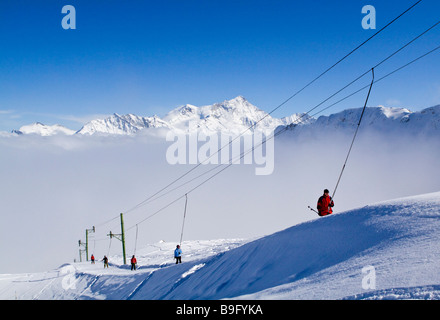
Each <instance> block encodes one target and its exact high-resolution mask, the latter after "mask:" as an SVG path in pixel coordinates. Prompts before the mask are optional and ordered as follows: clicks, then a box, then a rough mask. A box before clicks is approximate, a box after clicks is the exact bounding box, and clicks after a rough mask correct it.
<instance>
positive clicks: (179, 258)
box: [174, 245, 182, 264]
mask: <svg viewBox="0 0 440 320" xmlns="http://www.w3.org/2000/svg"><path fill="white" fill-rule="evenodd" d="M174 259H176V264H178V263H182V249H180V246H179V245H177V247H176V250H174Z"/></svg>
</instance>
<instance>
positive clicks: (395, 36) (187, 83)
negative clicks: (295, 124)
mask: <svg viewBox="0 0 440 320" xmlns="http://www.w3.org/2000/svg"><path fill="white" fill-rule="evenodd" d="M414 2H415V0H399V1H383V0H382V1H370V0H368V1H367V0H365V1H364V0H362V1H361V0H346V1H301V2H300V1H285V0H284V1H277V0H275V1H274V0H272V1H260V0H253V1H248V0H243V1H229V0H223V1H217V0H186V1H182V0H179V1H175V0H162V1H145V0H144V1H141V0H131V1H122V0H106V1H97V0H87V1H82V0H50V1H30V0H28V1H21V0H2V1H0V130H4V131H11V130H12V129H18V128H19V127H20V126H22V125H25V124H29V123H32V122H36V121H39V122H43V123H45V124H55V123H59V124H62V125H65V126H67V127H69V128H71V129H80V128H81V126H82V124H83V123H84V122H86V121H88V120H91V119H93V118H96V117H99V116H103V115H109V114H112V113H119V114H126V113H135V114H138V115H142V116H152V115H154V114H157V115H159V116H163V115H165V114H166V113H167V112H168V111H170V110H171V109H172V108H175V107H177V106H180V105H183V104H186V103H190V104H194V105H198V106H201V105H207V104H212V103H214V102H221V101H223V100H226V99H232V98H234V97H236V96H238V95H242V96H244V97H246V98H247V99H248V100H249V101H250V102H251V103H253V104H254V105H256V106H258V107H259V108H261V109H263V110H265V111H267V112H269V111H271V110H272V109H273V108H274V107H276V106H277V105H279V104H280V103H281V102H283V101H284V100H285V99H286V98H288V97H289V96H291V95H292V94H293V93H295V92H296V91H297V90H298V89H300V88H301V87H302V86H304V85H305V84H306V83H308V82H309V81H310V80H312V79H313V78H314V77H316V76H317V75H318V74H320V73H321V72H322V71H324V70H325V69H326V68H328V67H329V66H330V65H332V64H333V63H334V62H336V61H337V60H339V59H340V58H341V57H343V56H344V55H345V54H346V53H347V52H349V51H350V50H352V49H353V48H354V47H356V46H357V45H358V44H360V43H361V42H362V41H364V40H366V39H367V38H368V37H370V36H371V35H372V34H373V33H374V32H375V31H377V30H378V29H380V28H381V27H383V26H384V25H385V24H386V23H388V22H389V21H391V20H392V19H393V18H395V17H396V16H397V15H399V14H400V13H401V12H403V11H404V10H405V9H406V8H408V7H409V6H410V5H411V4H413V3H414ZM367 4H369V5H373V6H374V7H375V8H376V24H377V29H376V30H364V29H363V28H362V26H361V21H362V18H363V16H364V15H363V14H362V13H361V9H362V7H363V6H364V5H367ZM64 5H73V6H74V7H75V9H76V27H77V29H76V30H64V29H63V28H62V27H61V20H62V18H63V17H64V14H62V13H61V9H62V7H63V6H64ZM438 12H440V3H439V2H438V1H437V0H423V1H422V2H421V3H420V4H419V5H417V6H416V7H415V8H414V9H413V10H411V11H410V12H409V13H408V14H406V15H405V16H403V17H402V18H401V19H399V20H398V21H396V22H395V23H394V24H393V25H391V26H390V27H389V28H387V29H386V30H385V31H384V32H382V33H381V34H380V35H379V36H378V37H377V38H374V39H373V40H372V41H370V42H369V43H368V44H367V45H366V46H364V47H362V49H361V50H359V51H358V52H356V53H355V54H354V55H353V56H350V57H349V58H348V59H347V60H345V61H344V62H343V63H341V64H340V65H338V66H337V67H336V68H334V69H333V70H332V71H331V72H329V73H328V74H326V75H325V76H324V77H322V78H321V79H320V80H319V81H317V82H316V83H314V84H313V85H312V86H310V87H309V88H308V89H307V90H305V91H304V92H302V93H301V94H300V95H298V96H297V97H295V98H294V99H292V100H291V101H290V102H289V103H287V104H286V105H285V106H283V107H282V108H280V109H279V110H278V111H277V112H276V113H274V114H273V115H274V116H276V117H283V116H288V115H291V114H293V113H296V112H305V111H307V110H309V109H310V108H311V107H313V106H315V105H316V104H318V103H319V102H320V101H322V100H323V99H325V98H326V97H328V96H329V95H330V94H332V93H333V92H335V91H336V90H338V89H339V88H341V87H342V86H344V85H345V84H346V83H348V82H349V81H351V80H352V79H354V78H355V77H357V76H358V75H360V74H362V73H363V72H365V71H366V70H368V69H369V68H370V67H371V66H372V65H374V64H375V63H377V62H379V61H380V60H382V59H383V58H385V57H386V56H387V55H389V54H390V53H392V52H393V51H394V50H396V49H398V48H399V47H400V46H402V45H403V44H405V43H406V42H408V41H409V40H411V39H412V38H413V37H415V36H416V35H418V34H419V33H421V32H422V31H424V30H425V29H427V28H428V27H430V26H431V25H433V24H434V23H435V22H437V21H438V19H439V16H438ZM439 35H440V26H438V27H437V28H436V29H434V30H432V31H431V32H429V33H428V34H427V35H425V36H424V37H422V38H421V39H419V40H417V41H416V42H415V43H414V44H412V45H411V46H410V47H408V48H407V49H406V50H405V51H403V52H401V53H399V54H398V55H397V56H396V57H394V58H393V59H392V60H390V61H389V62H388V63H387V64H386V65H385V64H384V65H383V66H381V67H380V68H378V69H377V70H376V76H377V77H380V76H382V75H384V74H386V73H387V72H389V71H391V70H393V69H395V68H397V67H399V66H401V65H403V64H405V63H406V62H408V61H410V60H411V59H413V58H415V57H417V56H419V55H421V54H423V53H425V52H426V51H428V50H430V49H432V48H434V47H436V46H438V45H440V37H439ZM439 74H440V53H439V52H436V53H434V54H432V55H430V56H428V57H426V58H425V59H423V60H421V61H419V62H417V63H415V64H413V65H412V66H410V67H408V68H406V69H405V70H402V71H401V72H399V73H397V74H395V75H393V76H392V77H390V78H388V79H386V80H384V81H383V82H381V83H379V84H377V86H375V87H374V88H373V92H372V94H371V97H370V103H369V105H371V106H376V105H380V104H381V105H387V106H395V107H407V108H410V109H411V110H414V111H417V110H420V109H423V108H426V107H429V106H433V105H436V104H440V78H439V76H438V75H439ZM369 81H370V79H369V78H368V76H367V77H365V78H363V79H362V80H361V81H360V82H359V83H356V85H354V86H353V87H351V88H349V89H347V90H346V91H344V92H343V93H341V95H339V96H337V97H335V99H334V100H332V101H336V100H337V99H338V98H341V97H343V96H344V94H349V93H351V92H352V91H354V90H356V89H357V88H359V87H361V86H364V85H365V84H367V83H369ZM364 99H365V94H363V93H361V94H358V95H356V96H353V97H352V98H350V99H347V100H346V101H345V102H344V103H341V104H339V105H337V106H335V107H333V108H331V109H329V110H328V111H327V114H328V113H334V112H337V111H340V110H342V109H345V108H351V107H361V106H362V105H363V101H364ZM324 106H325V105H324Z"/></svg>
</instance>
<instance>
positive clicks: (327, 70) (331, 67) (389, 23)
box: [125, 0, 422, 212]
mask: <svg viewBox="0 0 440 320" xmlns="http://www.w3.org/2000/svg"><path fill="white" fill-rule="evenodd" d="M421 1H422V0H418V1H417V2H415V3H414V4H412V5H411V6H410V7H409V8H407V9H406V10H405V11H403V12H402V13H401V14H399V15H398V16H397V17H396V18H394V19H393V20H391V21H390V22H388V23H387V24H386V25H385V26H384V27H382V28H381V29H379V30H378V31H377V32H376V33H374V34H373V35H372V36H370V37H369V38H368V39H366V40H365V41H363V42H362V43H361V44H359V45H358V46H357V47H355V48H354V49H352V50H351V51H350V52H348V53H347V54H346V55H345V56H343V57H342V58H341V59H339V60H338V61H337V62H335V63H334V64H333V65H331V66H330V67H329V68H327V69H326V70H325V71H323V72H322V73H321V74H319V75H318V76H317V77H315V78H314V79H313V80H311V81H310V82H308V83H307V84H306V85H305V86H303V87H302V88H301V89H299V90H298V91H296V92H295V93H294V94H293V95H291V96H290V97H289V98H287V99H286V100H284V101H283V102H282V103H280V104H279V105H278V106H276V107H275V108H274V109H272V110H271V111H270V112H269V113H267V114H266V115H265V116H264V117H262V118H261V119H260V120H258V121H256V122H255V123H254V124H252V125H251V126H249V127H248V128H247V129H245V130H244V131H243V132H242V133H240V134H239V135H238V136H237V137H235V138H234V139H238V138H239V137H241V136H242V135H243V134H245V133H246V132H247V131H249V130H250V129H252V128H253V127H255V126H256V125H257V124H258V123H260V122H261V121H263V120H264V119H265V118H266V117H268V116H269V115H271V114H272V113H274V112H275V111H276V110H278V109H279V108H281V107H282V106H283V105H285V104H286V103H287V102H289V101H290V100H291V99H293V98H294V97H295V96H297V95H298V94H299V93H301V92H302V91H304V90H305V89H306V88H308V87H309V86H311V85H312V84H313V83H314V82H316V81H317V80H318V79H320V78H321V77H323V76H324V75H325V74H327V73H328V72H329V71H330V70H332V69H333V68H335V67H336V66H337V65H339V64H340V63H341V62H342V61H344V60H345V59H347V58H348V57H349V56H351V55H352V54H353V53H355V52H356V51H357V50H359V49H360V48H361V47H362V46H364V45H365V44H366V43H368V42H369V41H370V40H372V39H373V38H374V37H376V36H377V35H378V34H380V33H381V32H382V31H384V30H385V29H386V28H388V27H389V26H390V25H391V24H393V23H394V22H395V21H397V20H398V19H400V18H401V17H402V16H403V15H405V14H406V13H407V12H409V11H410V10H412V9H413V8H414V7H415V6H416V5H418V4H419V3H420V2H421ZM233 141H234V140H233ZM233 141H230V142H229V144H228V145H225V146H222V147H221V148H220V149H218V150H217V152H215V153H213V154H211V155H210V157H209V158H207V159H205V160H204V161H203V162H199V163H198V164H197V165H196V166H194V167H193V168H191V169H190V170H188V171H187V172H185V173H184V174H182V175H181V176H179V177H178V178H176V179H175V180H173V181H171V182H170V183H169V184H167V185H166V186H165V187H163V188H161V189H160V190H159V191H157V192H156V193H154V194H153V195H151V196H149V197H148V198H147V199H145V200H143V201H142V202H140V203H139V204H137V205H136V206H134V207H132V208H131V209H129V210H126V211H125V212H130V211H132V210H134V209H136V208H137V207H138V206H140V205H142V204H143V203H145V202H146V201H148V200H150V199H151V198H153V197H155V196H156V195H158V194H159V193H161V192H162V191H164V190H166V189H168V188H169V187H170V186H171V185H173V184H174V183H176V182H177V181H179V180H181V179H182V178H184V177H185V176H187V175H188V174H189V173H191V172H192V171H194V170H196V169H197V168H198V167H200V165H202V164H203V163H204V162H207V161H208V160H209V159H210V158H211V157H213V156H214V155H216V154H218V153H219V152H220V151H221V150H222V149H223V148H225V147H226V146H229V145H230V144H231V143H232V142H233Z"/></svg>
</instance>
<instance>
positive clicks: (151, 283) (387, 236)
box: [0, 192, 440, 299]
mask: <svg viewBox="0 0 440 320" xmlns="http://www.w3.org/2000/svg"><path fill="white" fill-rule="evenodd" d="M439 230H440V192H436V193H430V194H424V195H420V196H414V197H407V198H401V199H396V200H391V201H385V202H381V203H376V204H371V205H368V206H365V207H362V208H358V209H354V210H350V211H347V212H342V213H335V214H333V215H331V216H327V217H324V218H318V217H317V218H316V219H315V220H312V221H309V222H305V223H301V224H298V225H295V226H292V227H290V228H287V229H285V230H282V231H279V232H277V233H274V234H271V235H268V236H265V237H261V238H258V239H254V240H252V239H248V240H242V239H233V240H210V241H208V240H206V241H186V242H183V243H182V249H183V263H181V264H179V265H175V264H174V262H173V259H172V254H173V250H174V247H175V243H170V242H159V243H156V244H152V245H148V246H145V247H143V248H141V249H139V250H138V252H137V253H136V256H137V259H138V263H139V265H140V266H139V269H138V270H136V271H131V270H130V268H129V266H128V265H122V263H121V262H122V257H121V256H111V257H110V259H109V261H110V268H108V269H104V268H103V265H102V262H100V261H98V262H97V263H96V264H91V263H90V262H82V263H73V264H65V265H62V266H60V267H59V268H58V269H56V270H52V271H48V272H43V273H32V274H3V275H0V298H1V299H439V298H440V273H439V272H438V266H439V265H440V232H439ZM96 255H97V254H96V253H95V257H96ZM97 258H98V257H97ZM101 258H102V257H99V259H101ZM128 258H129V257H128ZM371 266H372V267H374V270H375V273H376V281H375V288H364V287H363V280H364V277H365V276H366V274H365V273H363V272H362V269H363V268H364V267H371Z"/></svg>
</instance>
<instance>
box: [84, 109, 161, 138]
mask: <svg viewBox="0 0 440 320" xmlns="http://www.w3.org/2000/svg"><path fill="white" fill-rule="evenodd" d="M145 128H167V129H169V126H168V124H167V123H166V122H164V121H163V120H161V119H160V118H159V117H157V116H153V117H140V116H136V115H134V114H126V115H122V116H121V115H119V114H116V113H115V114H113V115H112V116H110V117H108V118H106V119H96V120H92V121H90V122H89V123H87V124H86V125H84V126H83V127H82V128H81V129H80V130H78V132H77V133H78V134H85V135H92V134H95V133H101V134H119V135H126V134H128V135H130V134H135V133H137V132H138V131H140V130H142V129H145Z"/></svg>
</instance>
